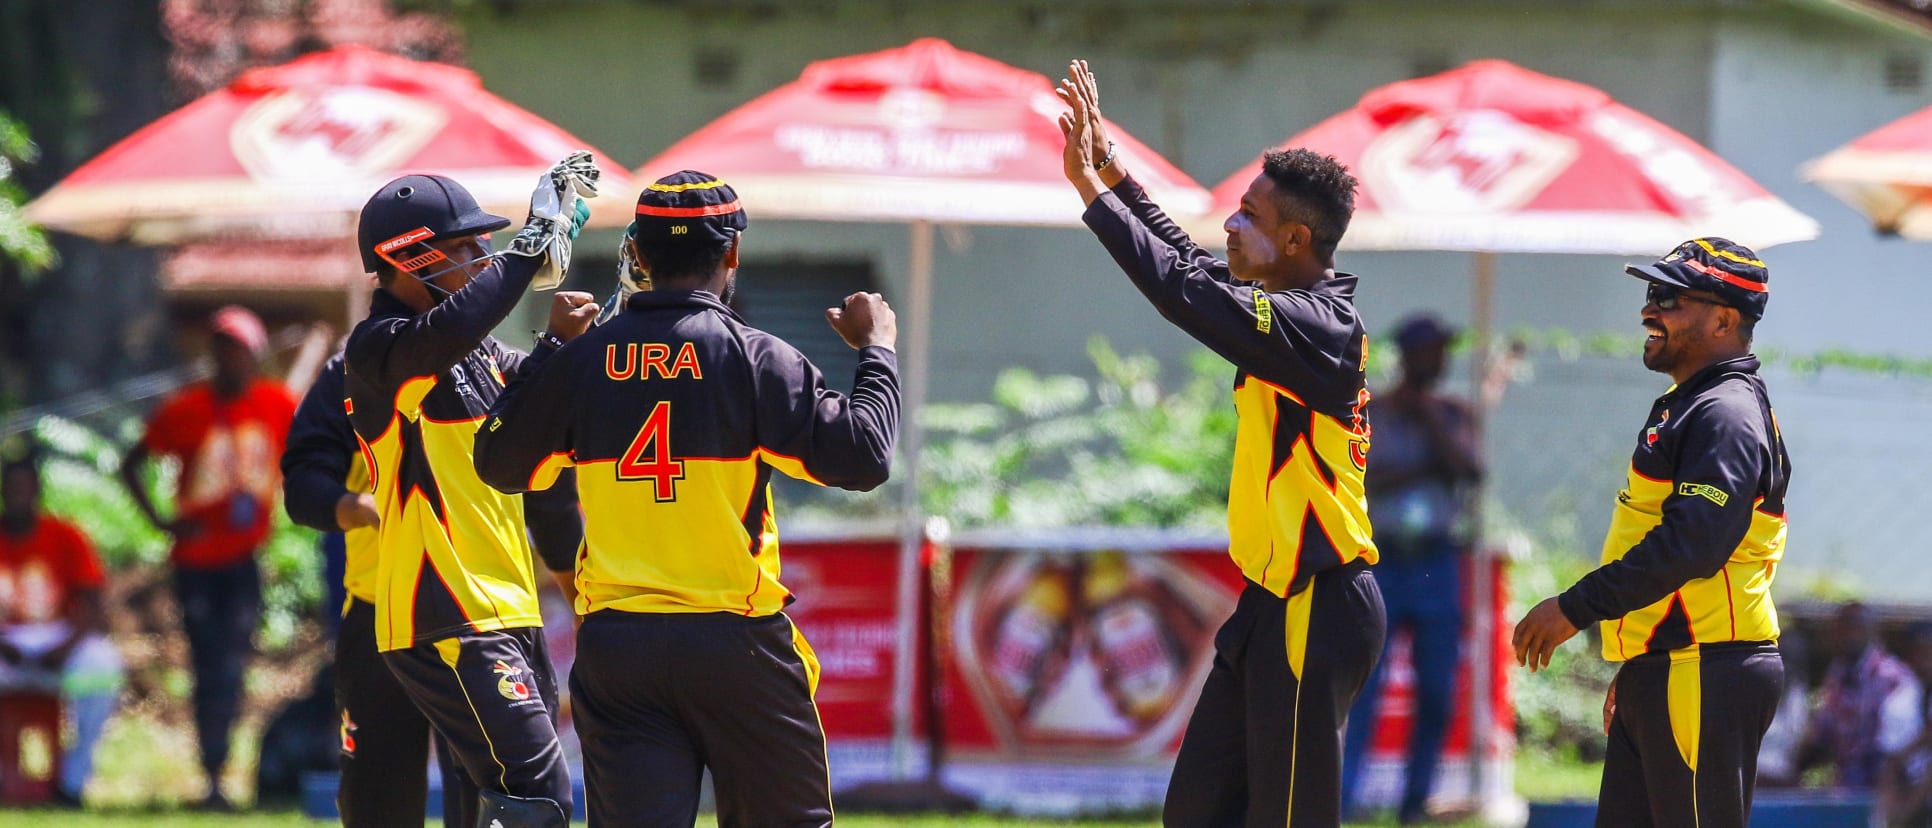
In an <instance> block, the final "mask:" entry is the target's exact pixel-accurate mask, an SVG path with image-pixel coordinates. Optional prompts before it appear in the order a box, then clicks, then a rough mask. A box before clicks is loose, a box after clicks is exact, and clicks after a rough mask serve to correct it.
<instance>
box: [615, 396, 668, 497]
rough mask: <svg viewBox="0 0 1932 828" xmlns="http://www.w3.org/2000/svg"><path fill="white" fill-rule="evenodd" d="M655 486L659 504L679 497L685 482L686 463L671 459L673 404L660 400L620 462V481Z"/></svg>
mask: <svg viewBox="0 0 1932 828" xmlns="http://www.w3.org/2000/svg"><path fill="white" fill-rule="evenodd" d="M646 478H649V479H650V480H651V481H652V482H654V483H656V484H657V486H656V495H657V502H659V503H666V502H669V501H673V500H676V499H677V498H678V490H677V481H679V480H683V479H684V461H683V460H673V459H671V404H670V403H669V402H663V401H660V402H659V403H658V404H657V406H656V407H654V408H652V409H651V416H649V417H646V418H645V419H644V427H643V428H640V429H638V430H637V437H636V438H634V439H632V440H631V446H630V448H627V449H624V456H623V457H621V458H619V459H618V461H617V479H619V480H644V479H646Z"/></svg>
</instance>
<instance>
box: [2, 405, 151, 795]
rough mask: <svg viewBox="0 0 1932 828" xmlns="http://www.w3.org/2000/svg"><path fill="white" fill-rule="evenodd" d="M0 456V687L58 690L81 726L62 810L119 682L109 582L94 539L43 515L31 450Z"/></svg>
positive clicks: (88, 768)
mask: <svg viewBox="0 0 1932 828" xmlns="http://www.w3.org/2000/svg"><path fill="white" fill-rule="evenodd" d="M23 443H24V441H15V442H14V443H12V444H10V445H8V446H6V447H5V450H4V451H0V689H6V690H19V689H40V690H50V691H51V690H58V692H59V693H60V695H61V698H62V701H63V702H64V704H65V706H66V708H67V711H68V713H69V715H70V717H71V718H72V720H73V723H74V736H75V738H74V741H73V744H71V745H69V746H68V749H67V751H66V752H65V755H64V756H63V761H62V762H61V767H60V780H59V785H58V788H57V790H56V797H57V801H58V802H59V803H60V804H64V805H69V806H78V805H79V804H80V797H81V791H82V789H83V788H85V787H86V785H87V778H88V776H89V775H90V774H91V773H92V772H93V769H94V745H95V744H96V743H98V742H99V741H100V738H101V731H102V730H103V729H105V727H106V725H107V719H108V717H109V716H111V715H113V713H114V700H115V697H116V695H117V694H118V693H119V692H120V686H121V673H122V669H121V657H120V654H119V653H118V652H116V651H115V649H114V645H113V644H111V643H109V642H108V639H107V624H106V620H105V615H104V614H103V613H102V611H101V588H102V586H103V584H104V583H105V580H106V579H105V577H104V576H103V574H102V572H101V562H100V559H98V558H96V557H95V556H94V547H93V546H92V545H91V544H89V543H88V542H87V537H86V536H85V535H82V534H81V533H80V530H78V529H75V528H74V527H73V526H72V525H71V524H68V523H67V522H66V521H63V520H61V519H59V518H56V517H53V516H52V515H48V514H45V513H43V512H42V511H41V509H40V470H39V466H38V463H37V460H38V458H37V457H36V456H35V453H34V452H33V451H32V449H31V446H26V445H23Z"/></svg>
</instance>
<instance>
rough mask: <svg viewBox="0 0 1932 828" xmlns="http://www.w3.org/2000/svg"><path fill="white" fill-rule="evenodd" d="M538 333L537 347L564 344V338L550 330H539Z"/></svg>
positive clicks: (561, 345)
mask: <svg viewBox="0 0 1932 828" xmlns="http://www.w3.org/2000/svg"><path fill="white" fill-rule="evenodd" d="M536 334H537V344H536V346H535V347H536V348H541V347H543V346H545V345H548V346H550V347H552V348H562V347H563V346H564V341H563V338H562V337H559V336H557V335H556V334H553V333H551V332H549V331H537V332H536Z"/></svg>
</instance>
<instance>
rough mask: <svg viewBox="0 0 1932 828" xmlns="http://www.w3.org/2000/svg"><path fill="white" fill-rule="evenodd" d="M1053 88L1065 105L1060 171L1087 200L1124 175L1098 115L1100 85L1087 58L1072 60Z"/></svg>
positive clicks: (1104, 125)
mask: <svg viewBox="0 0 1932 828" xmlns="http://www.w3.org/2000/svg"><path fill="white" fill-rule="evenodd" d="M1053 91H1054V93H1055V94H1057V95H1059V96H1060V99H1061V100H1063V101H1066V102H1067V106H1068V111H1067V112H1064V113H1061V115H1060V134H1061V136H1063V137H1064V138H1066V142H1067V143H1066V148H1065V149H1064V150H1063V151H1062V153H1061V158H1060V160H1061V165H1062V167H1063V169H1062V172H1064V173H1065V174H1066V176H1067V181H1069V182H1071V183H1072V184H1073V186H1074V188H1075V189H1077V190H1079V191H1080V198H1081V201H1082V202H1084V203H1089V204H1090V203H1092V202H1093V200H1094V199H1095V198H1098V197H1099V196H1100V192H1101V191H1102V190H1105V189H1107V188H1108V187H1109V186H1112V185H1113V184H1117V183H1119V182H1120V179H1121V178H1122V177H1124V175H1125V172H1124V171H1123V170H1122V169H1121V167H1120V165H1119V164H1117V163H1115V155H1114V144H1113V142H1112V141H1110V140H1108V139H1107V125H1106V122H1105V120H1104V119H1102V118H1101V117H1100V86H1099V84H1097V83H1095V82H1094V78H1093V72H1092V71H1091V70H1089V69H1088V68H1087V62H1086V61H1084V60H1073V61H1069V62H1068V63H1067V76H1066V77H1065V78H1062V79H1061V80H1060V85H1059V87H1058V88H1056V89H1055V90H1053ZM1097 167H1098V168H1102V169H1096V168H1097Z"/></svg>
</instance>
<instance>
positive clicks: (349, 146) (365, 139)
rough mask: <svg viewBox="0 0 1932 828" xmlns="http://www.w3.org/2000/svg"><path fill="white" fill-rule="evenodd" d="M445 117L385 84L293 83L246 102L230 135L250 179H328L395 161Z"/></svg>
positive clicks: (378, 169) (381, 168) (387, 167)
mask: <svg viewBox="0 0 1932 828" xmlns="http://www.w3.org/2000/svg"><path fill="white" fill-rule="evenodd" d="M448 119H449V118H448V115H447V114H446V113H444V112H443V110H442V108H441V107H439V106H436V105H434V104H431V103H429V102H426V101H421V100H415V99H412V98H408V97H405V96H403V95H400V94H397V93H395V92H390V91H388V90H386V89H377V88H375V87H369V86H351V87H341V88H332V89H324V90H320V91H306V90H300V89H291V90H288V91H284V92H279V93H276V94H273V95H268V96H266V97H264V98H262V99H261V100H259V101H256V102H255V103H254V104H253V105H251V106H249V107H248V109H247V110H245V111H244V112H242V114H241V115H240V116H239V117H237V118H236V119H235V124H234V126H233V127H232V128H231V129H230V130H229V133H228V140H229V144H230V146H231V148H232V149H233V150H234V152H235V160H237V161H239V162H241V165H242V168H243V169H246V170H247V171H248V174H249V175H251V176H254V177H255V178H256V179H260V180H290V179H296V180H331V179H337V178H340V177H341V176H343V175H345V174H349V175H375V174H379V173H385V172H388V171H391V170H394V169H396V168H397V167H399V166H401V165H402V164H403V163H404V162H406V161H408V160H409V159H410V158H411V157H413V156H415V154H416V152H417V151H418V150H421V149H422V148H423V145H424V144H427V143H429V139H431V138H433V137H435V135H436V132H437V130H439V129H441V128H442V126H443V123H444V122H445V121H447V120H448Z"/></svg>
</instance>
